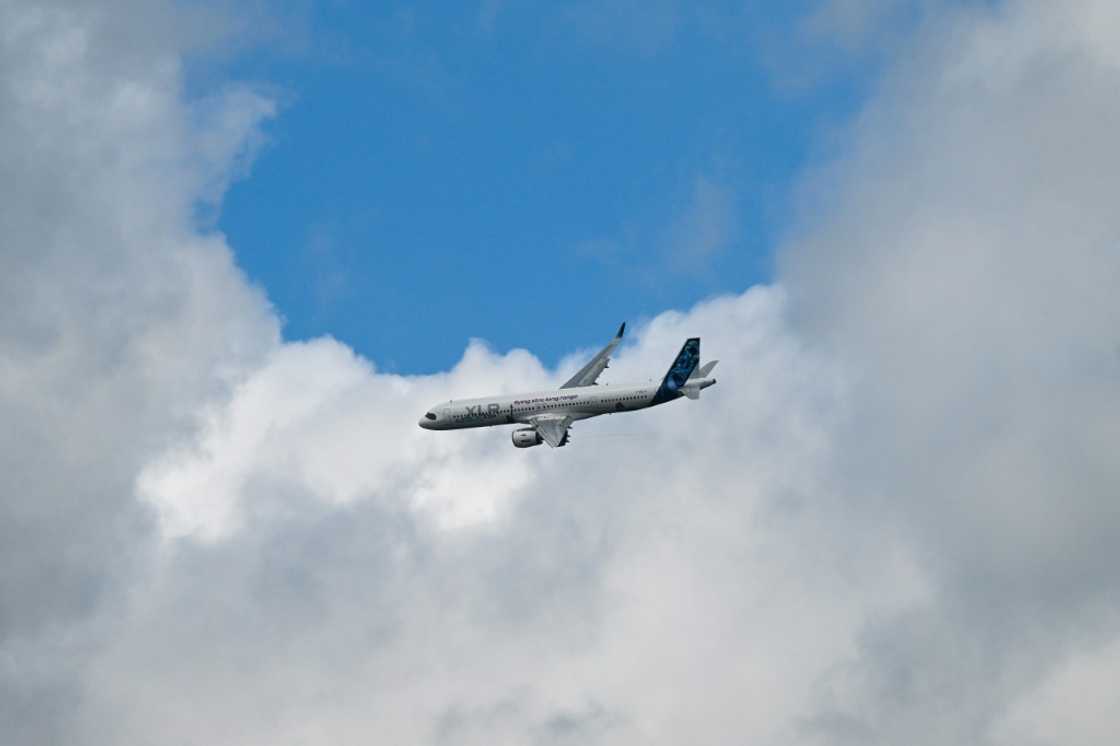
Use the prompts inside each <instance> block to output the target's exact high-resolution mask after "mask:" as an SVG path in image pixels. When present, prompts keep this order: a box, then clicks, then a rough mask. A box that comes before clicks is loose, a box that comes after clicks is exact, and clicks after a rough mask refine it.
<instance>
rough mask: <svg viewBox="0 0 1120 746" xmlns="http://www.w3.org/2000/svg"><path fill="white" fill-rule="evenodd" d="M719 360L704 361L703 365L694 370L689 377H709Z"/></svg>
mask: <svg viewBox="0 0 1120 746" xmlns="http://www.w3.org/2000/svg"><path fill="white" fill-rule="evenodd" d="M718 362H719V360H713V361H711V362H710V363H704V364H703V365H702V366H700V367H699V368H697V369H696V370H694V371H692V375H691V376H689V378H707V377H708V375H709V374H710V373H711V372H712V368H715V367H716V363H718Z"/></svg>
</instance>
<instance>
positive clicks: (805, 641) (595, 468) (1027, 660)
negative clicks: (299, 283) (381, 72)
mask: <svg viewBox="0 0 1120 746" xmlns="http://www.w3.org/2000/svg"><path fill="white" fill-rule="evenodd" d="M141 11H142V12H141ZM137 14H138V15H137V18H138V19H139V20H137V22H136V23H135V24H133V23H131V22H129V23H122V22H120V21H121V19H122V18H123V19H125V20H128V19H132V18H133V16H130V15H128V14H127V13H125V14H124V15H123V16H121V15H120V14H119V8H117V7H114V8H113V10H112V12H110V11H109V10H98V9H97V8H94V7H88V8H87V7H86V6H85V5H77V6H74V7H70V6H67V5H64V4H53V5H46V6H23V5H15V4H8V5H5V6H2V7H0V163H3V164H4V170H3V172H2V173H0V179H2V180H3V183H4V185H5V186H6V187H10V188H6V189H5V193H6V194H8V195H10V198H9V199H6V200H5V201H4V202H3V203H0V232H2V235H3V236H4V248H3V251H2V253H0V261H2V263H3V266H2V270H3V271H2V272H0V293H2V295H3V297H4V298H5V300H6V301H7V304H6V307H7V309H8V313H6V314H4V315H3V316H0V351H2V353H3V354H2V355H0V361H2V362H0V366H2V367H0V416H2V417H3V420H4V422H6V423H11V425H10V426H9V427H7V428H5V429H3V430H0V439H2V440H0V468H2V469H3V473H5V475H6V479H7V481H6V486H5V488H4V493H3V496H2V500H0V726H2V730H3V732H4V733H5V736H6V738H9V739H13V740H14V742H16V743H42V742H50V741H57V742H66V743H79V744H80V743H98V744H105V743H121V744H125V743H146V742H152V741H167V740H171V741H172V742H177V743H184V744H195V743H207V744H214V743H219V744H220V743H237V744H246V743H249V744H251V743H270V744H275V743H281V744H283V743H337V742H346V741H367V740H371V739H372V740H376V741H378V742H382V741H384V742H391V743H417V742H420V743H423V742H437V743H525V742H529V743H565V742H568V743H595V742H608V741H609V742H612V743H618V742H622V743H639V742H640V743H679V742H682V741H702V742H716V743H719V742H734V743H739V742H742V741H750V742H752V743H760V744H767V743H772V744H778V743H782V744H787V743H829V744H835V743H861V744H868V743H899V742H906V743H919V744H920V743H985V742H988V743H1006V742H1016V739H1019V738H1021V737H1024V736H1025V735H1035V736H1037V737H1038V740H1039V742H1040V743H1047V742H1054V741H1056V740H1058V739H1059V738H1061V740H1062V742H1063V743H1077V742H1078V741H1076V740H1074V739H1081V740H1080V742H1081V743H1097V742H1099V738H1100V737H1101V734H1108V733H1110V732H1112V731H1114V730H1116V728H1117V724H1116V721H1115V715H1114V713H1113V712H1112V710H1111V709H1110V707H1109V705H1110V704H1111V702H1110V700H1109V699H1108V697H1107V695H1106V694H1105V693H1103V692H1102V691H1101V688H1102V687H1103V686H1105V684H1104V682H1107V681H1109V680H1110V679H1109V677H1110V676H1111V677H1112V678H1113V679H1114V678H1116V673H1117V672H1116V671H1114V669H1115V658H1116V656H1115V655H1113V652H1114V651H1113V648H1114V647H1115V640H1116V639H1117V628H1116V626H1115V612H1116V605H1115V598H1116V593H1115V592H1116V580H1115V573H1114V572H1113V568H1114V566H1115V558H1116V550H1115V547H1116V545H1117V544H1116V539H1117V537H1118V536H1120V525H1118V524H1117V521H1116V513H1115V511H1114V510H1112V509H1111V507H1110V506H1111V504H1112V502H1113V498H1114V496H1115V494H1116V487H1117V485H1118V484H1120V473H1118V472H1117V467H1116V465H1115V459H1114V458H1112V454H1111V450H1112V449H1111V444H1112V442H1113V441H1114V440H1115V438H1114V437H1113V436H1114V435H1115V431H1116V428H1117V423H1118V422H1120V411H1117V407H1116V404H1115V402H1117V401H1120V398H1118V397H1117V393H1120V392H1118V391H1117V387H1118V385H1120V363H1118V361H1117V356H1116V354H1115V350H1116V339H1115V329H1116V328H1117V327H1118V325H1117V323H1116V322H1117V321H1118V320H1120V319H1117V316H1118V314H1120V304H1118V303H1117V301H1116V299H1115V293H1114V292H1113V289H1114V285H1115V280H1116V278H1117V277H1120V267H1118V266H1117V262H1118V257H1120V253H1118V252H1116V251H1115V240H1116V236H1117V235H1118V233H1120V232H1118V231H1117V227H1118V226H1117V225H1116V222H1115V221H1116V218H1115V216H1114V213H1115V210H1114V209H1113V205H1112V199H1111V197H1112V194H1114V193H1115V191H1116V189H1115V186H1116V185H1115V184H1114V183H1113V182H1114V179H1115V178H1116V177H1115V176H1114V174H1116V173H1120V169H1117V168H1116V166H1117V165H1120V164H1117V163H1114V161H1116V160H1117V159H1118V157H1120V150H1117V148H1116V147H1115V144H1114V142H1113V136H1112V133H1113V132H1114V131H1115V129H1116V124H1117V119H1118V110H1117V107H1116V104H1115V103H1114V99H1115V97H1114V96H1112V95H1111V92H1112V91H1114V90H1115V83H1116V82H1117V81H1116V78H1117V75H1118V73H1120V71H1118V70H1117V64H1116V58H1115V55H1114V52H1113V51H1112V50H1113V49H1114V47H1115V45H1112V44H1110V43H1109V40H1110V39H1112V38H1114V36H1115V33H1110V32H1109V29H1112V30H1113V31H1115V28H1116V24H1115V23H1113V21H1115V20H1117V19H1116V17H1115V12H1114V11H1112V10H1111V7H1110V6H1109V5H1107V4H1104V3H1091V2H1082V3H1067V4H1061V5H1060V6H1059V5H1057V4H1043V3H1033V2H1016V3H1011V4H1009V5H1006V6H1001V7H999V8H996V9H985V10H973V11H970V12H968V13H959V14H954V15H952V16H947V17H946V18H945V20H944V23H942V24H938V25H935V26H931V27H930V28H928V29H926V31H925V32H923V33H924V35H922V36H920V37H918V38H916V39H914V42H913V49H914V54H913V56H912V57H911V58H909V59H908V60H906V61H903V62H901V63H899V65H898V66H897V67H895V68H894V70H893V72H892V74H891V75H890V76H889V77H888V79H887V82H886V83H885V85H884V88H883V90H882V91H880V92H879V93H878V94H877V95H876V97H875V99H874V100H873V101H872V102H871V104H870V105H869V106H868V107H867V109H866V110H865V111H864V113H863V114H862V115H861V117H860V118H859V120H857V121H856V122H855V123H854V125H853V129H852V132H851V134H850V138H849V140H847V146H848V148H847V150H846V153H847V155H846V156H845V157H844V158H843V159H840V160H839V161H838V162H837V163H836V164H834V165H833V166H832V167H831V168H829V169H827V170H826V171H825V172H823V173H821V174H819V175H818V177H817V178H816V180H815V182H814V185H815V186H814V189H813V192H812V193H811V195H810V196H809V197H808V198H807V199H808V202H809V205H810V206H811V208H812V209H810V210H808V211H807V215H806V218H805V219H804V220H803V222H802V223H801V224H800V226H799V230H798V231H797V233H796V235H795V236H794V237H793V238H792V239H791V241H790V242H789V245H788V246H787V247H785V248H784V249H783V250H782V253H781V256H780V258H781V260H782V286H781V287H769V288H767V287H757V288H753V289H751V290H749V291H748V292H745V293H744V294H743V295H741V296H737V297H727V298H719V299H714V300H711V301H709V302H706V303H703V304H700V305H698V306H697V307H695V308H693V309H690V310H688V311H685V312H669V313H665V314H662V315H659V316H657V317H656V318H654V319H652V320H651V321H650V322H649V323H648V324H646V325H645V326H643V327H641V328H639V329H636V330H635V331H634V333H633V334H632V336H631V338H630V339H629V340H628V344H627V346H625V347H624V348H623V350H622V351H621V354H620V355H619V357H618V360H617V362H616V364H615V365H613V366H612V368H611V369H610V371H608V376H609V379H608V380H615V381H621V380H627V379H634V378H638V379H641V378H643V377H645V376H647V375H659V374H660V373H661V371H662V370H663V369H664V367H665V366H666V364H667V363H668V361H669V358H670V357H671V356H672V354H673V353H674V352H675V351H676V349H677V348H678V347H679V344H680V341H681V339H682V338H683V337H685V336H688V335H691V334H700V335H701V336H702V337H703V340H704V341H703V344H704V354H705V356H706V357H711V356H717V357H719V358H721V360H722V362H721V365H720V367H719V368H718V369H717V371H718V374H719V379H720V385H719V386H717V387H716V388H714V389H712V390H710V391H707V392H705V395H704V397H703V398H702V399H701V400H700V401H699V402H680V403H677V404H674V405H671V406H668V407H664V408H660V409H657V410H654V411H651V412H648V413H645V414H644V415H642V416H634V417H631V418H629V419H623V418H601V419H600V420H597V421H592V422H587V423H580V424H579V425H578V427H577V428H576V429H575V433H574V442H573V444H572V446H571V447H569V448H565V449H562V450H556V451H551V450H548V449H546V448H541V449H535V450H532V451H527V452H522V451H518V450H515V449H513V448H512V446H511V445H510V444H509V442H508V439H507V436H506V434H505V433H501V432H487V431H479V432H457V433H432V432H426V431H422V430H420V429H419V428H417V427H416V425H415V422H416V419H417V418H418V417H419V416H420V414H421V413H422V412H423V411H424V409H425V408H426V407H427V406H428V405H429V404H431V403H433V402H436V401H439V400H441V399H446V398H449V397H456V396H464V395H468V394H472V393H476V392H480V391H486V390H498V391H508V390H513V389H515V388H519V387H521V386H527V387H535V386H538V385H540V386H544V385H547V384H549V383H555V382H556V381H558V380H560V379H561V378H562V377H563V371H548V370H545V369H544V368H543V367H542V366H541V365H540V363H539V362H538V361H537V360H536V359H535V358H533V357H532V356H531V355H530V354H529V353H527V352H524V351H515V352H513V353H510V354H508V355H496V354H494V353H492V352H490V351H489V350H488V349H487V348H486V347H485V345H484V344H482V343H480V342H476V343H472V344H471V345H470V346H469V347H468V349H467V350H466V352H465V354H464V357H463V360H462V361H461V362H460V363H459V364H458V365H457V366H455V368H454V369H452V370H451V371H448V372H446V373H443V374H439V375H435V376H422V377H404V376H397V375H391V374H386V373H382V372H380V371H378V370H377V368H376V361H372V362H371V361H367V360H364V359H362V358H360V357H358V356H356V355H355V354H354V353H353V352H352V351H350V350H349V349H347V348H346V347H345V346H344V345H341V344H339V343H338V342H335V341H333V340H330V339H320V340H315V341H312V342H308V343H301V344H291V343H283V342H282V341H281V340H280V338H279V335H278V323H277V321H276V318H275V316H274V314H273V313H272V312H271V310H270V309H269V307H268V305H267V302H266V301H265V299H264V298H263V297H262V296H261V294H260V293H259V292H257V291H256V290H254V289H253V288H251V287H249V286H248V285H247V284H246V282H245V280H244V278H243V277H242V275H241V274H240V273H239V272H238V271H237V269H236V267H235V266H234V264H233V262H232V259H231V255H230V251H229V249H228V247H227V246H226V245H225V243H224V241H223V240H222V238H221V237H220V236H216V235H213V234H209V233H205V232H200V231H199V229H198V228H197V226H196V225H195V224H194V223H193V222H192V217H191V216H192V214H193V213H194V209H195V207H196V204H197V203H198V202H199V201H200V200H211V201H214V200H216V199H218V198H219V197H220V193H221V191H222V190H223V189H224V188H225V186H226V185H228V183H229V179H230V178H232V177H235V176H236V175H237V173H238V172H239V170H240V169H243V167H244V161H243V160H241V159H243V158H245V157H247V156H248V155H251V149H252V146H253V143H254V142H257V138H258V137H259V134H258V125H259V122H260V119H261V117H264V116H268V115H269V114H270V113H271V111H272V106H271V104H270V103H269V102H268V101H267V100H265V99H264V98H262V97H260V96H259V95H257V94H254V93H253V92H251V91H246V90H239V89H232V90H233V92H232V93H231V94H228V95H221V96H218V97H217V98H214V99H209V100H207V101H205V102H186V101H185V100H184V97H183V93H182V83H181V75H182V72H181V54H182V51H183V49H184V47H185V45H187V44H190V45H194V44H197V43H198V40H197V39H194V38H192V39H191V40H190V41H189V42H187V41H184V40H183V39H182V38H180V37H179V35H178V34H177V33H176V25H175V23H174V18H175V17H176V15H175V12H174V11H173V10H172V9H170V8H168V7H165V6H158V5H151V4H137ZM141 21H142V22H141ZM16 186H18V188H16ZM701 201H702V200H701ZM575 364H576V363H575V361H568V362H567V363H566V364H565V367H567V368H570V367H574V365H575ZM623 423H624V424H623ZM622 428H625V430H622ZM1071 651H1076V657H1074V658H1070V657H1069V656H1070V653H1071ZM1097 651H1103V653H1104V654H1103V655H1101V656H1096V657H1095V656H1094V653H1095V652H1097ZM1080 687H1087V688H1089V689H1091V690H1092V692H1093V693H1094V694H1095V695H1096V696H1093V697H1088V698H1084V699H1082V700H1078V701H1074V699H1073V697H1071V695H1070V692H1072V691H1077V689H1078V688H1080ZM1036 708H1038V709H1040V710H1041V711H1042V712H1045V713H1046V714H1047V715H1048V717H1049V719H1048V720H1047V722H1051V723H1052V722H1059V721H1061V720H1062V719H1063V718H1065V719H1066V720H1068V721H1069V722H1070V727H1069V728H1068V729H1065V730H1063V731H1062V732H1060V733H1059V732H1057V731H1055V732H1053V733H1050V732H1047V731H1046V730H1045V728H1044V727H1043V726H1042V725H1040V722H1039V719H1038V718H1037V717H1036V716H1035V715H1033V714H1032V713H1034V712H1035V711H1036ZM169 734H170V735H169ZM1063 736H1067V737H1064V738H1063Z"/></svg>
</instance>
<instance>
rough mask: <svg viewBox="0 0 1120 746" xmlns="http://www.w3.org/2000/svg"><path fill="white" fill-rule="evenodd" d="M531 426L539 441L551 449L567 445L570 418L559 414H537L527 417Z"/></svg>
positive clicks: (570, 423)
mask: <svg viewBox="0 0 1120 746" xmlns="http://www.w3.org/2000/svg"><path fill="white" fill-rule="evenodd" d="M528 419H529V424H531V425H532V426H533V427H534V428H535V429H536V431H537V434H538V435H540V436H541V440H543V441H544V442H545V443H548V444H549V445H550V446H552V447H553V448H559V447H560V446H565V445H567V444H568V428H569V427H571V425H572V418H571V417H568V416H566V415H560V414H539V415H537V416H536V417H529V418H528Z"/></svg>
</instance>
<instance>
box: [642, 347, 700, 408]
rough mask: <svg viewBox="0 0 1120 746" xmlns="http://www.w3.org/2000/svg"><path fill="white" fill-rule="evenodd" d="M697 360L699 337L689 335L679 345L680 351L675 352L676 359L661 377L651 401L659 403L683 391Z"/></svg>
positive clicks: (674, 397) (698, 359) (677, 395)
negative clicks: (659, 384)
mask: <svg viewBox="0 0 1120 746" xmlns="http://www.w3.org/2000/svg"><path fill="white" fill-rule="evenodd" d="M699 362H700V338H699V337H690V338H689V339H688V340H687V341H685V343H684V346H683V347H681V351H680V352H678V353H677V359H676V360H674V361H673V364H672V365H671V366H670V367H669V372H668V373H666V374H665V378H664V379H662V381H661V386H659V387H658V389H657V393H656V394H654V395H653V403H654V404H660V403H662V402H667V401H670V400H671V399H676V398H677V397H679V396H680V395H681V394H682V393H683V392H682V391H681V389H682V388H684V385H685V384H686V383H687V382H688V379H689V376H691V375H692V373H693V372H694V371H695V370H696V366H697V364H699ZM709 365H710V364H709Z"/></svg>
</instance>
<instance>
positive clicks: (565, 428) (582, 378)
mask: <svg viewBox="0 0 1120 746" xmlns="http://www.w3.org/2000/svg"><path fill="white" fill-rule="evenodd" d="M625 333H626V322H623V323H622V326H620V327H619V328H618V333H617V334H615V336H614V339H612V340H611V341H610V342H609V343H608V344H607V346H606V347H604V348H603V349H602V350H600V351H599V354H597V355H596V356H595V357H593V358H591V361H590V362H588V363H587V365H585V366H583V367H582V368H581V369H580V371H579V372H578V373H576V374H575V375H574V376H572V377H571V379H569V380H568V382H567V383H565V384H564V385H563V386H561V387H560V389H559V390H557V391H538V392H531V393H527V394H512V395H506V396H487V397H482V398H479V399H460V400H452V401H448V402H444V403H442V404H438V405H436V406H434V407H432V408H431V409H430V410H428V411H427V412H426V413H425V414H424V416H423V417H421V418H420V421H419V423H417V424H419V425H420V427H422V428H424V429H425V430H460V429H463V428H468V427H493V426H495V425H517V424H520V425H528V427H519V428H517V429H515V430H514V431H513V433H512V438H513V444H514V445H515V446H516V447H518V448H532V447H533V446H539V445H540V444H541V443H548V445H549V446H551V447H553V448H560V447H561V446H565V445H567V444H568V442H569V440H570V429H571V426H572V423H573V422H576V421H577V420H586V419H589V418H591V417H598V416H600V415H604V414H617V413H619V412H633V411H635V410H638V409H647V408H649V407H656V406H657V405H659V404H665V403H666V402H671V401H674V400H675V399H679V398H681V397H682V396H687V397H688V398H689V399H699V398H700V392H701V391H702V390H704V389H706V388H708V387H709V386H713V385H715V382H716V379H714V378H711V373H712V369H713V368H715V367H716V363H718V362H719V361H718V360H713V361H711V362H710V363H707V364H705V365H703V366H701V365H700V338H699V337H690V338H689V339H688V340H686V341H685V343H684V346H683V347H681V351H680V352H679V353H677V357H676V359H675V360H674V361H673V364H672V365H671V366H670V367H669V372H668V373H666V374H665V377H664V378H663V379H661V382H660V383H659V384H654V383H648V384H639V385H627V386H599V385H598V383H597V380H598V378H599V374H601V373H602V372H603V371H604V370H605V369H606V368H607V367H608V363H609V361H610V357H611V353H612V352H614V349H615V348H616V347H618V344H619V342H621V341H622V335H623V334H625Z"/></svg>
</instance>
